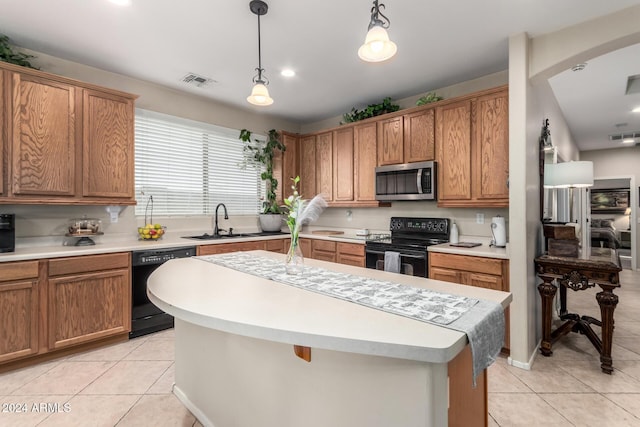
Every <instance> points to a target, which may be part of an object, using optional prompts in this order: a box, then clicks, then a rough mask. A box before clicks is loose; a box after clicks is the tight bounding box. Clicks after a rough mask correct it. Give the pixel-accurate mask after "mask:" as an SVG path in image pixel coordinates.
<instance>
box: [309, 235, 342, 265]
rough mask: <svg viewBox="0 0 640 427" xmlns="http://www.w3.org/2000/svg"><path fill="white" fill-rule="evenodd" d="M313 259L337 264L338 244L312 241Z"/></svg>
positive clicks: (328, 241) (327, 241)
mask: <svg viewBox="0 0 640 427" xmlns="http://www.w3.org/2000/svg"><path fill="white" fill-rule="evenodd" d="M311 258H313V259H319V260H321V261H331V262H336V242H334V241H331V240H318V239H313V240H312V241H311Z"/></svg>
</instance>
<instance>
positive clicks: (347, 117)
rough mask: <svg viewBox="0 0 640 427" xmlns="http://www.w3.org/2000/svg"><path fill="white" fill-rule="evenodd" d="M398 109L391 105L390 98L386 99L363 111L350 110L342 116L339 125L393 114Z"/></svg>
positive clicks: (396, 106) (370, 105)
mask: <svg viewBox="0 0 640 427" xmlns="http://www.w3.org/2000/svg"><path fill="white" fill-rule="evenodd" d="M399 109H400V106H399V105H395V104H392V103H391V98H390V97H386V98H385V99H383V100H382V102H381V103H379V104H369V105H367V107H366V108H365V109H363V110H356V109H355V107H354V108H352V109H351V112H350V113H346V114H344V115H343V116H342V121H341V122H340V124H345V123H353V122H357V121H360V120H364V119H368V118H370V117H375V116H379V115H381V114H386V113H393V112H394V111H398V110H399Z"/></svg>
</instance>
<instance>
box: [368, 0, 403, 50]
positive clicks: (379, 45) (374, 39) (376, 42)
mask: <svg viewBox="0 0 640 427" xmlns="http://www.w3.org/2000/svg"><path fill="white" fill-rule="evenodd" d="M384 7H385V6H384V4H381V5H378V0H374V2H373V7H372V8H371V22H369V31H368V32H367V37H366V39H365V41H364V44H363V45H362V46H360V49H358V56H359V57H360V59H362V60H363V61H367V62H382V61H386V60H387V59H389V58H391V57H392V56H393V55H395V54H396V51H397V50H398V48H397V46H396V44H395V43H394V42H392V41H391V40H389V34H387V30H386V29H387V28H389V24H390V23H391V21H389V18H387V17H386V16H384V15H383V14H382V12H380V8H383V9H384ZM380 18H382V19H380Z"/></svg>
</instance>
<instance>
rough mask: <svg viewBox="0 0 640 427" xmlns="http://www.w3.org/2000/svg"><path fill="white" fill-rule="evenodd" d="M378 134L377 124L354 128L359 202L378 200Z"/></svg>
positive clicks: (356, 182)
mask: <svg viewBox="0 0 640 427" xmlns="http://www.w3.org/2000/svg"><path fill="white" fill-rule="evenodd" d="M377 134H378V132H377V125H376V123H375V122H374V123H367V124H362V125H356V126H355V127H354V134H353V142H354V156H355V175H354V180H355V199H356V201H359V202H362V201H375V199H376V171H375V169H376V165H377V150H376V145H377Z"/></svg>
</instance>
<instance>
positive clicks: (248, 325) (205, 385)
mask: <svg viewBox="0 0 640 427" xmlns="http://www.w3.org/2000/svg"><path fill="white" fill-rule="evenodd" d="M252 253H255V255H256V256H262V257H274V258H278V259H282V260H283V262H284V255H281V254H275V253H271V252H265V251H255V252H252ZM305 265H311V266H317V267H322V268H325V269H328V270H333V271H338V272H343V273H347V274H354V275H359V276H365V277H373V278H377V279H381V280H387V281H393V282H397V283H402V284H406V285H410V286H416V287H422V288H427V289H431V290H434V291H440V292H445V293H449V294H454V295H462V296H467V297H471V298H479V299H485V300H490V301H494V302H497V303H499V304H501V305H502V306H503V307H505V308H506V307H507V306H508V304H509V303H510V302H511V294H509V293H505V292H499V291H493V290H489V289H482V288H475V287H469V286H463V285H455V284H451V283H446V282H441V281H436V280H429V279H424V278H418V277H412V276H405V275H399V274H392V273H385V272H382V271H377V270H370V269H364V268H359V267H351V266H347V265H341V264H335V263H329V262H324V261H318V260H312V259H306V260H305ZM148 294H149V298H150V299H151V301H152V302H153V303H154V304H156V305H157V306H158V307H160V308H161V309H163V310H164V311H166V312H167V313H170V314H172V315H173V316H174V317H175V342H176V353H175V370H176V374H175V375H176V376H175V386H174V393H175V394H176V395H177V396H178V398H179V399H180V400H181V401H182V402H183V403H184V404H185V406H187V408H189V410H191V412H192V413H193V414H194V415H195V416H196V417H197V418H198V419H199V421H200V422H201V423H202V424H203V425H205V426H215V427H254V426H256V427H257V426H260V427H289V426H291V427H293V426H301V425H304V426H305V427H316V426H317V427H321V426H322V427H327V426H331V427H338V426H350V427H355V426H366V427H390V426H398V427H400V426H401V427H414V426H415V427H418V426H420V427H427V426H434V427H439V426H447V425H450V426H453V425H456V426H457V425H460V426H463V425H464V426H473V425H478V426H484V425H486V424H487V405H486V372H483V374H482V375H480V376H479V377H478V384H477V387H475V388H473V387H472V374H471V371H472V369H471V354H470V350H469V346H468V345H467V337H466V335H465V334H464V333H462V332H459V331H455V330H451V329H447V328H445V327H441V326H437V325H433V324H429V323H425V322H420V321H416V320H412V319H409V318H406V317H402V316H398V315H395V314H390V313H387V312H384V311H380V310H376V309H372V308H368V307H365V306H361V305H358V304H354V303H351V302H347V301H343V300H340V299H336V298H332V297H329V296H325V295H321V294H317V293H314V292H310V291H307V290H303V289H299V288H296V287H292V286H289V285H285V284H281V283H277V282H274V281H271V280H267V279H262V278H259V277H256V276H253V275H249V274H245V273H241V272H239V271H236V270H233V269H229V268H225V267H222V266H219V265H215V264H212V263H209V262H206V261H203V260H201V259H198V258H183V259H175V260H172V261H169V262H167V263H165V264H163V265H162V266H160V268H158V269H157V270H156V271H155V272H154V273H153V274H152V275H151V277H150V278H149V282H148ZM294 348H295V352H294Z"/></svg>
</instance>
